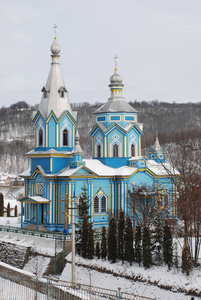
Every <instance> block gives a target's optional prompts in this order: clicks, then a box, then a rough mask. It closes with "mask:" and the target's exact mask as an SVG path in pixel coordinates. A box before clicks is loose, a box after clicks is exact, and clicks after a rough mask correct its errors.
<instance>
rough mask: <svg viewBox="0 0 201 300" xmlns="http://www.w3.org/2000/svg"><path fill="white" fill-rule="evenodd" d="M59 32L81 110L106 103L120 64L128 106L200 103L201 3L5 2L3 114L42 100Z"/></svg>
mask: <svg viewBox="0 0 201 300" xmlns="http://www.w3.org/2000/svg"><path fill="white" fill-rule="evenodd" d="M55 23H56V24H57V26H58V28H57V39H58V42H59V44H60V46H61V57H60V62H61V70H62V74H63V77H64V82H65V85H66V87H67V89H68V91H69V98H70V101H71V102H72V103H74V102H85V101H88V102H90V103H95V102H97V101H98V102H106V101H107V99H108V97H109V95H110V92H109V88H108V84H109V78H110V76H111V75H112V74H113V70H114V55H115V54H117V56H118V72H119V74H121V75H122V77H123V83H124V90H123V95H124V97H125V98H126V101H134V100H139V101H141V100H148V101H150V100H153V99H158V100H159V101H170V102H172V101H175V102H187V101H193V102H198V101H201V0H188V1H187V0H101V1H97V0H85V1H84V0H54V1H53V0H8V1H6V0H0V35H1V46H0V53H1V56H0V58H1V64H0V106H2V105H4V106H9V105H10V104H12V103H15V102H18V101H22V100H25V101H27V102H28V103H30V104H32V105H34V104H36V103H39V102H40V100H41V88H42V87H43V85H45V83H46V80H47V76H48V73H49V69H50V63H51V57H50V54H51V53H50V46H51V44H52V42H53V38H54V29H53V26H54V24H55Z"/></svg>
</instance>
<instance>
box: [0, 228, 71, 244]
mask: <svg viewBox="0 0 201 300" xmlns="http://www.w3.org/2000/svg"><path fill="white" fill-rule="evenodd" d="M0 231H4V232H14V233H20V234H25V235H31V236H36V237H43V238H46V239H54V240H61V241H64V240H66V239H70V238H71V235H67V236H65V235H64V234H63V233H55V232H45V231H37V230H31V229H24V228H19V227H12V226H5V225H0Z"/></svg>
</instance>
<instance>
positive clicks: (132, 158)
mask: <svg viewBox="0 0 201 300" xmlns="http://www.w3.org/2000/svg"><path fill="white" fill-rule="evenodd" d="M139 159H146V160H147V158H146V157H144V156H132V157H131V158H130V159H129V161H133V160H139Z"/></svg>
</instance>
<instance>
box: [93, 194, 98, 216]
mask: <svg viewBox="0 0 201 300" xmlns="http://www.w3.org/2000/svg"><path fill="white" fill-rule="evenodd" d="M94 212H95V213H98V212H99V197H98V196H95V197H94Z"/></svg>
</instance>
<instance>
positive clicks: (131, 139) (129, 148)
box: [128, 133, 137, 157]
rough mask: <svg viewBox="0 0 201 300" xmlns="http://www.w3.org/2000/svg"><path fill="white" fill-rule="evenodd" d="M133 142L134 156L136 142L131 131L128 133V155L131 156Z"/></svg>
mask: <svg viewBox="0 0 201 300" xmlns="http://www.w3.org/2000/svg"><path fill="white" fill-rule="evenodd" d="M132 144H134V146H135V156H137V153H136V152H137V142H136V135H135V134H134V133H132V134H131V135H130V138H129V143H128V156H129V157H130V156H131V145H132Z"/></svg>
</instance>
